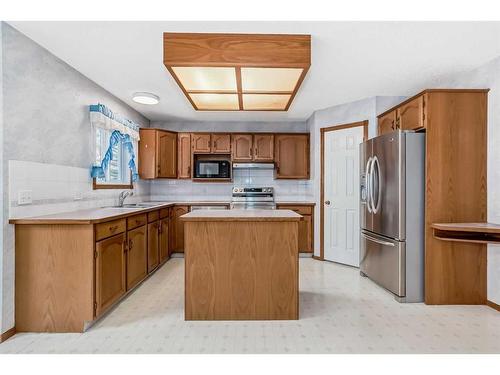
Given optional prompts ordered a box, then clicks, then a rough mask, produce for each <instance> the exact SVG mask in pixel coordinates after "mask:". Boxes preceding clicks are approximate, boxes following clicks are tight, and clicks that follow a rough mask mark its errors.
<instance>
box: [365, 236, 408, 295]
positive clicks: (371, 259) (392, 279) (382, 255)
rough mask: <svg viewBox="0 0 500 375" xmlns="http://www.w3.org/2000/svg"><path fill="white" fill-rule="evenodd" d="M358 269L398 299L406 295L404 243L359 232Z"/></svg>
mask: <svg viewBox="0 0 500 375" xmlns="http://www.w3.org/2000/svg"><path fill="white" fill-rule="evenodd" d="M360 251H361V253H360V258H361V261H360V268H361V272H363V273H364V274H365V275H366V276H368V277H369V278H370V279H371V280H373V281H375V282H376V283H377V284H379V285H381V286H382V287H384V288H386V289H388V290H389V291H391V292H392V293H394V294H396V295H397V296H399V297H404V296H405V294H406V275H405V253H406V243H405V242H401V241H394V240H392V239H388V238H386V237H382V236H379V235H377V234H374V233H372V232H368V231H361V239H360Z"/></svg>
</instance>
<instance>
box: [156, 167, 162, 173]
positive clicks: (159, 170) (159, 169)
mask: <svg viewBox="0 0 500 375" xmlns="http://www.w3.org/2000/svg"><path fill="white" fill-rule="evenodd" d="M157 170H158V174H160V172H161V168H160V166H158V168H157Z"/></svg>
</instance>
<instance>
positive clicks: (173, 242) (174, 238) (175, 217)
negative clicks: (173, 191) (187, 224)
mask: <svg viewBox="0 0 500 375" xmlns="http://www.w3.org/2000/svg"><path fill="white" fill-rule="evenodd" d="M188 212H189V206H175V207H173V208H172V209H171V220H170V223H171V224H170V248H171V250H170V251H171V252H174V253H183V252H184V222H183V221H182V220H180V219H179V217H181V216H182V215H184V214H187V213H188Z"/></svg>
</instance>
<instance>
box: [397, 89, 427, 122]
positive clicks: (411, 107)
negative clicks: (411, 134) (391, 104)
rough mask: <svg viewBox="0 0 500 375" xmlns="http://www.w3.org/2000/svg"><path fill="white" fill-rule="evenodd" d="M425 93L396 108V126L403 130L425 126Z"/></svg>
mask: <svg viewBox="0 0 500 375" xmlns="http://www.w3.org/2000/svg"><path fill="white" fill-rule="evenodd" d="M424 103H425V95H421V96H419V97H417V98H415V99H413V100H412V101H410V102H408V103H406V104H403V105H402V106H401V107H399V108H397V109H396V127H397V129H402V130H417V129H421V128H423V127H424V126H425V125H424V120H425V113H424Z"/></svg>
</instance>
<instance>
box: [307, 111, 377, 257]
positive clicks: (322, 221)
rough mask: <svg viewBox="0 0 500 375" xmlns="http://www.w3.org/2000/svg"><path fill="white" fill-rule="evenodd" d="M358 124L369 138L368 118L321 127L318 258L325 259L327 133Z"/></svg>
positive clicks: (365, 136)
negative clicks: (324, 203)
mask: <svg viewBox="0 0 500 375" xmlns="http://www.w3.org/2000/svg"><path fill="white" fill-rule="evenodd" d="M358 126H362V127H363V141H366V140H367V139H368V120H364V121H357V122H351V123H348V124H342V125H334V126H329V127H326V128H321V129H320V132H321V156H320V165H321V180H320V207H319V209H320V211H319V212H320V213H319V245H320V250H319V257H315V259H318V260H325V228H324V226H325V207H324V205H323V202H324V200H325V133H328V132H331V131H335V130H343V129H349V128H355V127H358Z"/></svg>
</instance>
